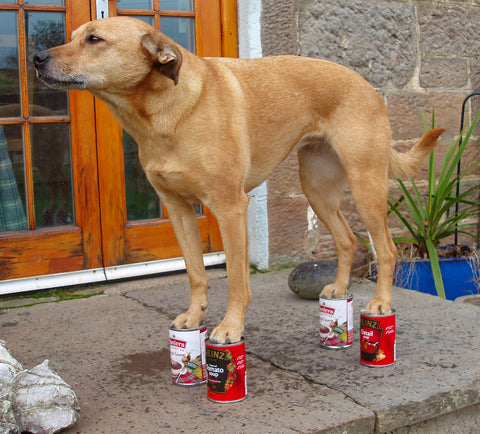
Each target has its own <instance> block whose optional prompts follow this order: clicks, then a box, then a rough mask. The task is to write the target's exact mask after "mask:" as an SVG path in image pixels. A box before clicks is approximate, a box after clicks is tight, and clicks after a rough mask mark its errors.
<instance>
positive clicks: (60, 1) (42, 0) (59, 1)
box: [0, 0, 65, 6]
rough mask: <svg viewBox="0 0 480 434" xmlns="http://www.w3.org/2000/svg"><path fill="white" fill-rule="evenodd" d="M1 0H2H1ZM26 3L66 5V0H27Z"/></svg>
mask: <svg viewBox="0 0 480 434" xmlns="http://www.w3.org/2000/svg"><path fill="white" fill-rule="evenodd" d="M0 1H1V0H0ZM24 3H25V4H26V5H56V6H65V0H25V1H24Z"/></svg>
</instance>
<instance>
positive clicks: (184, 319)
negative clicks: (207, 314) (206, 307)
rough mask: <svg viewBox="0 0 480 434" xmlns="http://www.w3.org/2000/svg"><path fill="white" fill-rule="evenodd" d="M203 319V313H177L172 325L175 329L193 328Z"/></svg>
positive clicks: (198, 325)
mask: <svg viewBox="0 0 480 434" xmlns="http://www.w3.org/2000/svg"><path fill="white" fill-rule="evenodd" d="M202 321H203V315H202V314H199V315H198V314H197V315H195V314H192V313H190V312H186V313H182V314H181V315H178V316H177V317H176V318H175V319H174V321H173V323H172V327H173V328H175V329H195V328H197V327H200V324H201V323H202Z"/></svg>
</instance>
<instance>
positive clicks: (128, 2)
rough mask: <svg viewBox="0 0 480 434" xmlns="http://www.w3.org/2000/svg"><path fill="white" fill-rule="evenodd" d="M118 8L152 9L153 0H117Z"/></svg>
mask: <svg viewBox="0 0 480 434" xmlns="http://www.w3.org/2000/svg"><path fill="white" fill-rule="evenodd" d="M117 8H118V9H153V0H117Z"/></svg>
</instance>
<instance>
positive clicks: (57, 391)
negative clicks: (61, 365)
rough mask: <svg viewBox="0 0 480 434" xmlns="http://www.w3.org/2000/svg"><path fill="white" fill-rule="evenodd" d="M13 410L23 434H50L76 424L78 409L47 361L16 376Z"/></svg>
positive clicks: (66, 388) (13, 390)
mask: <svg viewBox="0 0 480 434" xmlns="http://www.w3.org/2000/svg"><path fill="white" fill-rule="evenodd" d="M12 392H13V409H14V412H15V416H16V419H17V424H18V425H19V427H20V429H21V431H22V432H24V431H27V432H31V433H34V434H37V433H38V434H40V433H41V434H53V433H57V432H59V431H61V430H63V429H66V428H69V427H71V426H73V425H74V424H75V422H76V421H77V419H78V411H79V405H78V401H77V397H76V395H75V392H74V391H73V390H72V388H71V387H70V386H69V385H68V384H67V383H65V381H63V379H62V378H61V377H59V376H58V375H57V374H55V373H54V372H53V371H52V370H51V369H50V367H49V366H48V360H45V361H44V362H43V363H41V364H40V365H38V366H36V367H35V368H33V369H31V370H25V371H22V372H20V373H19V374H18V375H16V376H15V378H14V381H13V386H12Z"/></svg>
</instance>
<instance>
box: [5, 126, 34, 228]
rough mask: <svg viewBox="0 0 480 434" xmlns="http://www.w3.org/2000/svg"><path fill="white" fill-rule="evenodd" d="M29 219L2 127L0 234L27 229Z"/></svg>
mask: <svg viewBox="0 0 480 434" xmlns="http://www.w3.org/2000/svg"><path fill="white" fill-rule="evenodd" d="M27 228H28V227H27V218H26V215H25V209H24V207H23V203H22V199H21V197H20V194H19V192H18V186H17V181H16V180H15V176H14V174H13V169H12V162H11V160H10V155H9V154H8V146H7V139H6V138H5V133H4V132H3V127H2V126H1V125H0V232H5V231H19V230H23V229H27Z"/></svg>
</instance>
